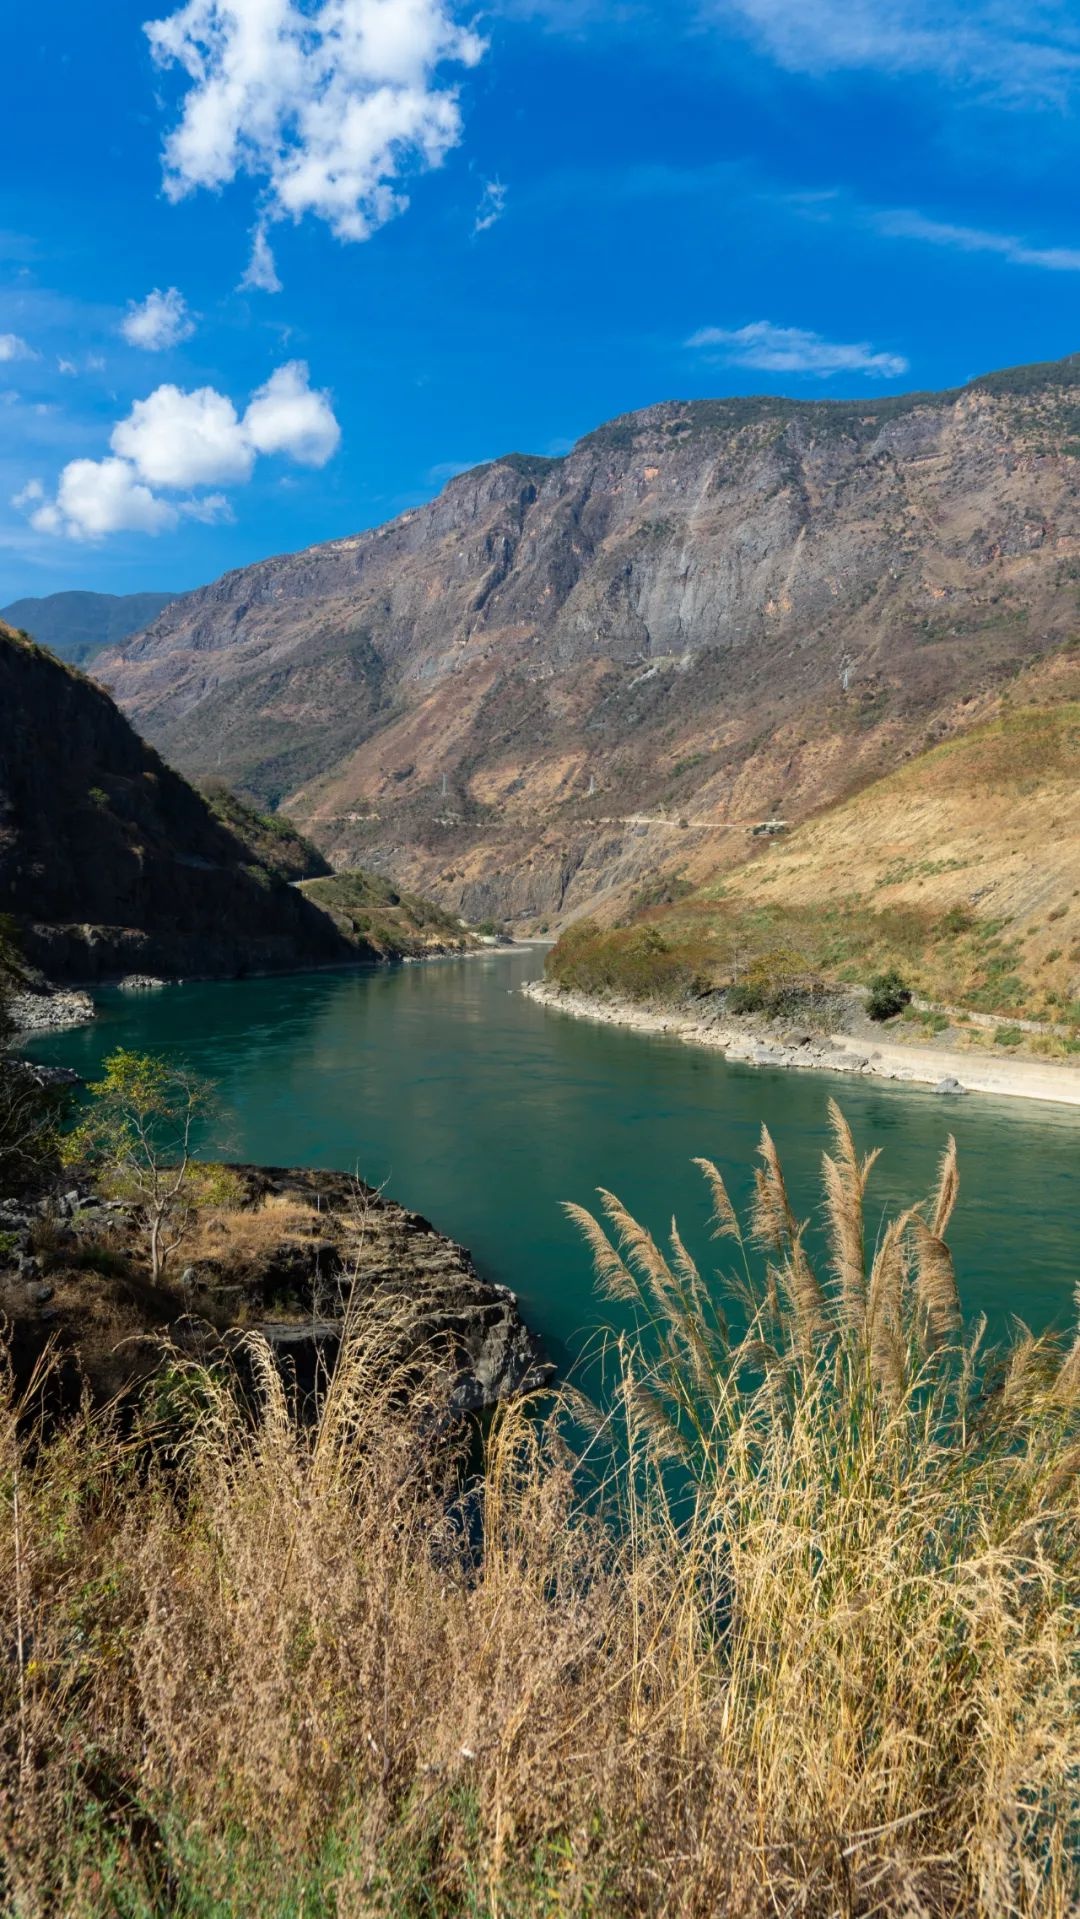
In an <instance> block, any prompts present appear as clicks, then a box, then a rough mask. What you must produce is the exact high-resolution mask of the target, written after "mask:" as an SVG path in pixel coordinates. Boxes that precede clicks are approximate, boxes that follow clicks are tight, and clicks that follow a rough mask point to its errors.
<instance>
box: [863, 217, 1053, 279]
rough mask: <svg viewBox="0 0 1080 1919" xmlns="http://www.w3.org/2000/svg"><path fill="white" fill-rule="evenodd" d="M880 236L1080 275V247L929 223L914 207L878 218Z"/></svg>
mask: <svg viewBox="0 0 1080 1919" xmlns="http://www.w3.org/2000/svg"><path fill="white" fill-rule="evenodd" d="M874 225H875V226H876V227H877V230H878V232H879V233H883V234H885V235H886V236H887V237H888V238H889V239H892V240H923V241H926V242H927V243H928V244H929V245H930V246H936V247H951V248H952V249H953V250H954V251H955V252H957V253H996V254H997V255H998V256H999V258H1001V259H1002V260H1008V261H1010V262H1011V263H1012V265H1013V266H1018V267H1042V268H1043V270H1044V271H1045V272H1047V273H1080V247H1058V246H1053V247H1039V246H1032V245H1030V243H1029V242H1028V241H1027V240H1023V239H1020V238H1018V237H1017V235H1016V234H1013V233H994V232H992V231H990V230H989V229H987V228H985V227H968V226H957V225H954V224H953V223H952V222H951V221H948V220H928V219H927V218H926V217H925V216H924V215H923V214H921V213H917V212H915V211H914V210H913V209H911V208H903V207H901V208H896V209H895V210H893V211H891V212H888V211H887V212H884V213H879V214H878V215H876V216H875V218H874Z"/></svg>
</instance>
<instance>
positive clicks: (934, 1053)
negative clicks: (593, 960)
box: [521, 980, 1080, 1106]
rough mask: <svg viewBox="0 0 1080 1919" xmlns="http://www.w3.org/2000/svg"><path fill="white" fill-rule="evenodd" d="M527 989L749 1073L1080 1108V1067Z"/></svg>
mask: <svg viewBox="0 0 1080 1919" xmlns="http://www.w3.org/2000/svg"><path fill="white" fill-rule="evenodd" d="M521 990H522V992H523V993H525V994H526V995H527V996H528V998H529V999H533V1000H536V1001H537V1002H538V1003H539V1004H540V1005H541V1006H546V1007H550V1008H551V1009H552V1010H553V1011H555V1012H559V1013H568V1014H570V1015H571V1016H572V1017H573V1018H575V1019H591V1020H597V1021H599V1022H600V1023H601V1024H602V1025H605V1026H623V1027H628V1028H630V1029H631V1030H632V1031H634V1032H637V1033H657V1034H663V1035H664V1036H665V1037H666V1038H668V1039H678V1040H685V1041H686V1042H687V1043H688V1044H689V1045H692V1046H708V1047H711V1048H712V1049H713V1051H714V1052H718V1053H723V1055H724V1057H725V1058H726V1059H730V1060H738V1061H741V1062H742V1063H743V1064H745V1065H749V1066H773V1067H784V1068H793V1069H795V1070H801V1071H804V1072H816V1073H822V1072H824V1073H846V1074H848V1075H855V1076H858V1077H859V1078H863V1079H882V1080H893V1081H900V1082H903V1083H904V1084H907V1085H912V1086H927V1087H930V1088H932V1089H933V1090H934V1091H935V1092H941V1093H943V1094H949V1093H951V1094H953V1095H956V1094H960V1093H991V1094H993V1095H994V1096H995V1097H997V1098H1000V1099H1041V1100H1050V1101H1053V1102H1055V1103H1056V1104H1058V1105H1062V1106H1080V1066H1069V1065H1066V1064H1064V1063H1062V1064H1058V1063H1057V1062H1051V1061H1043V1060H1030V1059H1016V1058H1014V1057H1012V1056H1010V1055H1004V1056H1003V1057H1002V1058H1000V1059H997V1058H990V1057H986V1056H983V1055H980V1054H977V1053H968V1052H960V1051H958V1050H957V1049H956V1048H954V1047H945V1046H934V1045H928V1046H923V1045H919V1046H905V1045H904V1044H903V1043H902V1042H900V1041H898V1040H894V1039H891V1038H882V1039H880V1040H879V1039H877V1037H876V1036H875V1037H874V1039H873V1040H869V1041H866V1040H858V1039H853V1038H852V1037H851V1035H850V1034H848V1033H833V1034H828V1035H820V1034H809V1033H806V1032H800V1033H797V1034H795V1033H791V1034H785V1035H784V1036H783V1037H782V1038H774V1037H773V1036H772V1035H768V1034H760V1035H759V1034H754V1033H748V1032H747V1031H746V1029H745V1028H743V1027H736V1026H734V1025H730V1026H724V1025H720V1024H708V1023H706V1022H704V1021H702V1020H696V1019H694V1017H693V1016H692V1015H691V1014H688V1013H678V1012H664V1013H654V1012H650V1011H649V1010H648V1009H647V1008H645V1007H642V1006H636V1005H634V1003H633V1002H632V1001H630V1000H599V999H590V998H588V997H587V996H586V995H585V994H584V993H570V992H564V991H563V989H562V988H561V987H558V986H554V985H552V984H551V983H550V982H549V981H547V980H529V981H527V982H526V984H525V985H524V986H523V987H522V989H521Z"/></svg>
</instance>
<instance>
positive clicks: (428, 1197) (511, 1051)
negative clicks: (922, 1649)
mask: <svg viewBox="0 0 1080 1919" xmlns="http://www.w3.org/2000/svg"><path fill="white" fill-rule="evenodd" d="M542 966H543V953H542V951H541V950H539V949H535V948H534V949H526V950H521V949H519V950H517V951H514V952H509V953H507V952H492V953H490V954H485V955H483V956H481V957H475V958H470V959H463V960H442V961H437V962H432V963H430V964H426V965H422V966H403V967H400V968H392V969H385V970H373V971H352V972H343V973H322V974H308V975H303V976H296V977H290V978H286V979H259V980H250V981H238V982H237V981H230V982H228V983H211V984H207V983H198V984H192V985H188V986H174V987H169V988H167V989H166V990H164V991H162V992H156V993H150V994H145V995H131V994H123V993H120V992H117V991H113V992H109V993H106V994H104V995H102V999H101V1018H100V1019H99V1020H98V1021H97V1022H96V1024H95V1025H93V1026H89V1027H85V1028H81V1029H79V1030H77V1031H74V1032H71V1033H67V1034H62V1035H56V1036H52V1037H50V1038H42V1039H39V1040H38V1041H36V1042H35V1043H34V1045H33V1048H32V1050H33V1052H34V1054H35V1056H36V1057H37V1058H39V1059H44V1060H49V1061H51V1062H53V1063H55V1064H59V1065H65V1066H74V1067H75V1068H76V1069H77V1070H78V1071H79V1072H80V1073H82V1074H84V1075H85V1076H87V1077H92V1076H93V1074H94V1071H95V1069H96V1068H97V1067H98V1066H99V1065H100V1063H101V1061H102V1060H103V1058H104V1057H105V1055H106V1054H107V1053H109V1052H111V1051H112V1050H113V1049H114V1048H115V1047H117V1046H128V1047H133V1048H136V1049H138V1050H142V1051H154V1052H159V1053H163V1054H168V1055H170V1056H173V1057H179V1058H182V1059H183V1060H185V1061H187V1062H188V1063H189V1064H190V1065H191V1066H192V1067H193V1068H194V1069H195V1070H196V1071H198V1072H200V1073H202V1074H205V1075H206V1076H208V1077H209V1078H211V1079H213V1080H214V1081H215V1082H216V1083H217V1086H218V1089H219V1094H220V1101H221V1108H222V1112H221V1116H220V1118H218V1119H216V1120H215V1121H214V1123H213V1125H212V1127H211V1128H210V1129H209V1132H208V1135H207V1136H206V1137H205V1138H204V1139H203V1140H202V1141H201V1142H200V1145H201V1147H202V1148H203V1149H205V1150H206V1151H208V1152H212V1153H214V1154H215V1155H217V1156H220V1157H228V1158H233V1159H242V1160H251V1161H258V1162H262V1163H266V1164H272V1165H279V1166H281V1165H285V1166H289V1165H293V1166H326V1167H337V1168H341V1169H344V1170H347V1171H352V1170H357V1171H359V1172H360V1173H361V1175H362V1176H363V1177H364V1178H365V1179H366V1180H368V1181H369V1182H370V1183H371V1184H373V1185H385V1187H386V1189H387V1191H388V1192H389V1193H390V1194H391V1195H392V1196H393V1197H394V1198H395V1199H398V1200H400V1201H402V1203H403V1204H405V1205H407V1206H410V1207H412V1208H414V1209H415V1210H416V1211H418V1212H421V1213H424V1214H426V1215H427V1216H428V1217H429V1218H430V1219H431V1220H433V1221H434V1223H435V1224H436V1225H437V1226H438V1227H439V1228H440V1229H441V1230H442V1231H444V1232H446V1233H449V1234H450V1235H451V1236H452V1237H453V1238H455V1239H458V1240H460V1241H462V1242H463V1243H464V1244H465V1245H466V1246H468V1247H469V1249H470V1251H471V1252H472V1254H473V1256H474V1258H475V1260H476V1263H477V1266H478V1267H479V1269H480V1270H481V1272H483V1273H484V1274H485V1275H486V1276H487V1277H489V1278H491V1279H496V1280H500V1281H502V1282H503V1283H504V1284H506V1285H509V1286H511V1287H513V1289H514V1291H515V1292H516V1293H518V1295H519V1297H520V1299H521V1304H522V1308H523V1311H524V1313H525V1316H526V1318H527V1319H528V1320H529V1322H530V1323H531V1324H532V1325H533V1326H534V1327H535V1328H536V1330H537V1331H538V1332H540V1333H541V1334H542V1335H543V1336H544V1338H545V1340H546V1341H547V1344H548V1347H549V1350H550V1351H551V1353H552V1356H553V1357H554V1358H555V1359H556V1360H558V1361H559V1362H560V1363H561V1364H563V1365H566V1364H567V1363H568V1361H569V1360H570V1359H571V1358H572V1357H573V1356H574V1355H576V1354H577V1353H579V1352H580V1351H581V1350H582V1348H583V1345H584V1342H585V1341H586V1340H587V1339H588V1338H589V1336H590V1334H591V1333H593V1332H594V1331H595V1329H596V1327H597V1326H598V1324H599V1323H600V1321H601V1320H603V1319H606V1318H609V1317H610V1309H609V1308H606V1307H602V1306H600V1305H598V1304H597V1302H596V1300H595V1297H594V1294H593V1290H592V1284H591V1278H590V1271H589V1263H588V1260H587V1258H586V1257H585V1255H584V1253H583V1250H582V1248H581V1246H580V1244H579V1242H578V1240H577V1239H576V1237H575V1234H574V1232H573V1230H572V1229H571V1227H570V1226H569V1224H568V1223H567V1222H566V1220H565V1219H564V1217H563V1215H562V1213H561V1211H560V1201H562V1200H566V1199H573V1200H578V1201H580V1202H582V1203H583V1204H586V1205H588V1204H590V1203H591V1202H592V1201H593V1199H594V1197H595V1189H596V1188H597V1187H598V1186H606V1187H608V1188H610V1189H611V1190H613V1191H614V1192H616V1193H618V1195H619V1196H620V1198H622V1199H623V1200H624V1201H625V1203H626V1204H627V1205H628V1206H629V1207H630V1208H631V1210H632V1211H633V1212H635V1213H636V1214H637V1215H638V1217H639V1218H641V1219H642V1220H643V1221H644V1222H645V1223H646V1224H647V1225H648V1226H649V1227H650V1228H651V1229H652V1231H653V1232H654V1233H655V1234H657V1235H659V1234H661V1233H663V1232H664V1231H665V1230H666V1227H667V1224H668V1222H669V1221H670V1218H671V1215H672V1213H676V1214H677V1215H678V1219H679V1224H680V1229H681V1230H682V1232H683V1236H684V1238H686V1240H687V1241H688V1243H689V1244H690V1246H691V1248H692V1250H694V1251H695V1253H697V1254H698V1255H699V1256H700V1258H701V1260H702V1261H703V1262H704V1264H705V1267H706V1268H711V1266H712V1264H713V1258H714V1254H715V1253H716V1250H717V1249H716V1248H714V1247H713V1246H711V1245H710V1241H709V1235H708V1224H707V1213H708V1207H707V1202H706V1198H705V1194H704V1191H703V1187H702V1184H701V1180H700V1177H699V1175H698V1174H697V1172H696V1170H695V1169H694V1168H693V1166H692V1165H691V1164H690V1162H691V1160H692V1158H693V1156H694V1155H695V1154H703V1155H705V1156H707V1157H709V1158H711V1159H713V1160H715V1161H716V1163H717V1164H718V1165H719V1167H720V1168H721V1170H722V1172H723V1174H724V1177H725V1179H727V1180H728V1182H729V1185H730V1189H731V1191H732V1194H733V1196H734V1197H735V1198H736V1201H737V1202H740V1201H743V1200H745V1199H746V1197H747V1195H748V1193H749V1190H750V1177H751V1167H752V1163H753V1156H754V1148H755V1145H756V1141H757V1135H758V1131H759V1129H760V1126H761V1123H762V1121H765V1123H766V1124H767V1125H768V1126H769V1128H770V1131H771V1132H772V1133H773V1135H774V1137H775V1139H776V1141H777V1144H778V1146H779V1148H780V1152H781V1155H782V1158H783V1161H784V1165H785V1169H786V1172H787V1177H788V1185H789V1189H790V1191H791V1193H792V1198H793V1201H794V1203H795V1205H796V1208H797V1210H799V1211H800V1212H804V1213H812V1212H813V1211H814V1210H815V1209H816V1208H817V1207H818V1205H819V1201H820V1188H819V1184H818V1168H819V1165H820V1156H821V1152H822V1149H823V1147H824V1146H825V1145H826V1144H827V1121H826V1110H825V1108H826V1101H827V1099H828V1098H829V1096H830V1094H833V1095H835V1096H836V1097H837V1098H838V1099H839V1100H840V1101H841V1102H842V1104H843V1107H844V1110H845V1112H846V1113H847V1116H848V1118H849V1120H850V1122H851V1124H852V1127H853V1129H854V1131H855V1135H856V1139H857V1140H858V1142H859V1144H860V1146H861V1147H863V1148H868V1147H871V1146H880V1147H882V1149H883V1155H882V1161H881V1162H880V1163H879V1167H878V1169H877V1170H876V1172H875V1174H874V1177H873V1181H872V1184H871V1202H872V1203H871V1207H870V1213H869V1219H870V1226H871V1231H873V1230H875V1229H876V1226H877V1224H878V1222H879V1220H880V1217H881V1212H882V1210H883V1209H884V1208H886V1207H888V1206H890V1205H896V1204H898V1203H899V1202H901V1201H909V1200H914V1199H917V1198H919V1197H921V1196H922V1195H923V1194H924V1193H925V1192H926V1191H927V1189H928V1188H929V1186H930V1184H931V1182H932V1179H933V1175H934V1168H935V1164H936V1161H937V1158H938V1155H939V1153H940V1151H941V1149H942V1146H943V1145H944V1143H945V1139H946V1136H947V1134H948V1132H949V1131H950V1129H951V1130H953V1131H955V1133H956V1137H957V1143H958V1146H959V1149H960V1170H961V1200H960V1207H959V1210H958V1214H957V1217H956V1220H955V1223H954V1229H953V1231H952V1233H951V1241H952V1245H953V1250H954V1253H955V1256H956V1261H957V1269H958V1276H959V1280H960V1288H961V1294H962V1297H963V1300H964V1305H965V1308H967V1309H968V1310H969V1311H976V1310H979V1311H985V1312H986V1313H987V1314H988V1315H989V1317H990V1320H991V1323H992V1326H993V1327H994V1329H995V1330H996V1331H1000V1330H1002V1328H1003V1327H1004V1324H1005V1322H1006V1319H1007V1316H1008V1315H1009V1314H1013V1313H1015V1314H1018V1315H1020V1316H1021V1317H1022V1318H1024V1319H1025V1320H1026V1321H1027V1322H1028V1323H1029V1324H1030V1325H1032V1326H1034V1327H1036V1328H1040V1329H1041V1328H1042V1327H1045V1326H1047V1325H1051V1324H1053V1325H1058V1326H1063V1327H1064V1326H1067V1325H1069V1324H1070V1323H1071V1318H1072V1289H1073V1285H1074V1282H1075V1279H1076V1277H1077V1268H1076V1258H1075V1253H1076V1244H1077V1240H1076V1228H1077V1224H1078V1221H1080V1196H1078V1193H1077V1186H1076V1181H1075V1179H1074V1177H1073V1175H1074V1168H1075V1166H1076V1149H1077V1139H1078V1125H1080V1121H1078V1118H1077V1114H1076V1112H1075V1111H1074V1110H1072V1109H1069V1108H1064V1107H1062V1108H1057V1107H1052V1106H1043V1105H1038V1104H1036V1103H1034V1102H1031V1101H1026V1100H1016V1101H1004V1100H1003V1101H994V1100H990V1099H985V1098H983V1097H981V1096H978V1095H971V1096H969V1097H968V1098H966V1099H959V1100H946V1099H942V1098H938V1097H936V1096H935V1095H933V1094H932V1093H930V1092H927V1091H924V1090H922V1089H916V1088H909V1087H902V1086H892V1085H888V1084H882V1083H877V1084H875V1083H874V1082H872V1081H869V1082H864V1081H859V1080H848V1079H842V1078H838V1077H836V1076H834V1075H832V1074H810V1073H790V1072H789V1073H785V1072H780V1071H771V1070H769V1069H767V1068H759V1067H748V1066H739V1065H728V1064H727V1063H726V1062H725V1061H724V1060H723V1059H721V1058H720V1057H719V1056H718V1055H716V1054H713V1053H709V1052H705V1051H698V1050H696V1049H694V1048H693V1047H690V1046H686V1045H684V1044H681V1043H680V1042H678V1041H675V1040H665V1039H663V1038H656V1037H652V1036H643V1035H640V1034H635V1033H630V1032H626V1031H621V1030H619V1029H616V1028H612V1027H607V1026H597V1025H592V1024H591V1023H588V1022H585V1021H580V1020H575V1019H570V1018H568V1017H567V1016H566V1015H563V1014H558V1013H553V1012H549V1011H546V1010H545V1009H544V1008H542V1007H539V1006H536V1005H534V1004H533V1003H532V1002H531V1001H529V1000H527V999H525V998H524V997H523V996H522V995H521V994H520V993H519V992H518V991H517V990H516V989H517V987H518V986H519V985H520V983H521V982H522V981H523V980H525V979H527V978H530V977H532V976H534V975H535V974H537V973H539V972H540V971H541V970H542Z"/></svg>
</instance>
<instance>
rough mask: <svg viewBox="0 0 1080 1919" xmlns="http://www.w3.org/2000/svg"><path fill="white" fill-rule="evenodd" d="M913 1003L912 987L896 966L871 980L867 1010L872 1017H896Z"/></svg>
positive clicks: (879, 1018) (880, 1018)
mask: <svg viewBox="0 0 1080 1919" xmlns="http://www.w3.org/2000/svg"><path fill="white" fill-rule="evenodd" d="M910 1005H911V988H910V986H909V985H908V983H907V981H906V980H905V978H904V976H903V974H902V973H899V972H897V969H896V967H895V966H890V967H889V968H888V970H887V972H884V973H878V974H876V976H875V977H874V978H873V979H872V980H871V981H870V991H869V994H868V996H867V1001H866V1010H867V1012H868V1013H869V1015H870V1018H871V1019H877V1020H883V1019H895V1017H896V1015H897V1013H902V1012H903V1010H904V1008H905V1006H910Z"/></svg>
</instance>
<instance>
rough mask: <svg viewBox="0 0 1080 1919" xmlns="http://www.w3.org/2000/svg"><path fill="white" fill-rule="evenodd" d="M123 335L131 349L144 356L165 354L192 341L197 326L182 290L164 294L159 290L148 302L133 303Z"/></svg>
mask: <svg viewBox="0 0 1080 1919" xmlns="http://www.w3.org/2000/svg"><path fill="white" fill-rule="evenodd" d="M120 331H121V333H122V334H123V336H124V338H125V340H126V341H127V343H128V345H129V346H137V347H141V348H142V350H143V352H144V353H164V352H165V351H166V350H167V349H168V348H169V347H174V346H179V345H180V342H181V341H182V340H190V338H191V336H192V334H193V333H194V331H195V322H194V320H193V319H192V317H191V314H190V313H189V312H188V306H187V301H186V300H185V299H184V296H183V294H182V293H181V292H180V289H179V287H169V288H168V289H167V291H166V292H164V293H163V292H162V291H161V288H160V287H155V288H154V290H153V292H152V293H148V294H147V296H146V298H145V300H132V301H131V302H130V303H129V305H128V310H127V313H126V314H125V315H124V318H123V319H122V320H121V322H120Z"/></svg>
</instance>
